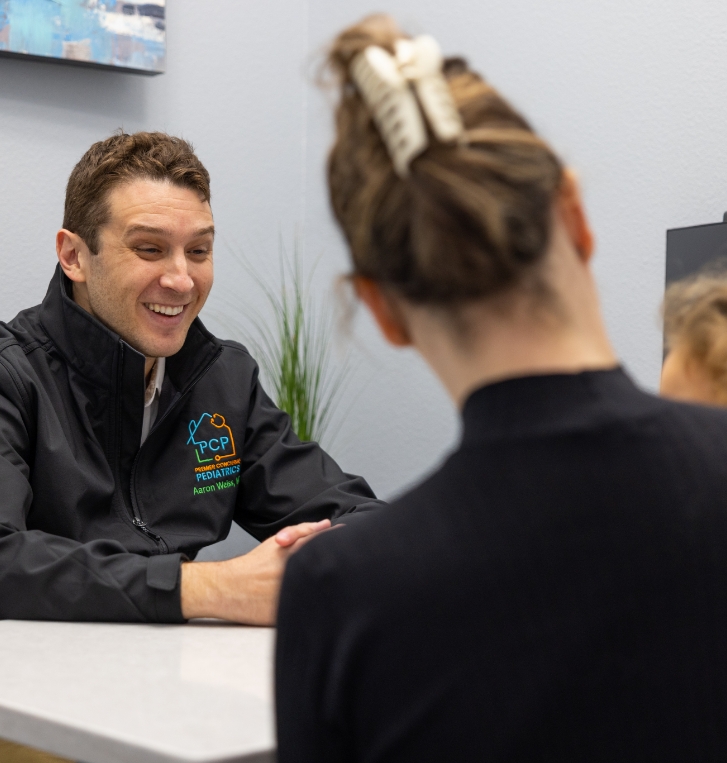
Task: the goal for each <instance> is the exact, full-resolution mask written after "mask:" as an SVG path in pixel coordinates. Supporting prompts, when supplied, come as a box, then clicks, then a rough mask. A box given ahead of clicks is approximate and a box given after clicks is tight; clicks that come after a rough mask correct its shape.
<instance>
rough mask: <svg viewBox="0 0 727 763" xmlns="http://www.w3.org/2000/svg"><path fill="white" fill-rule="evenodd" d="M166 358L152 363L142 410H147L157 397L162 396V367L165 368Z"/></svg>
mask: <svg viewBox="0 0 727 763" xmlns="http://www.w3.org/2000/svg"><path fill="white" fill-rule="evenodd" d="M166 361H167V359H166V358H157V359H156V360H155V361H154V365H153V366H152V369H151V379H149V384H147V385H146V390H145V392H144V408H148V407H149V406H150V405H151V404H152V403H153V402H154V398H156V396H157V395H161V394H162V384H164V367H165V366H166Z"/></svg>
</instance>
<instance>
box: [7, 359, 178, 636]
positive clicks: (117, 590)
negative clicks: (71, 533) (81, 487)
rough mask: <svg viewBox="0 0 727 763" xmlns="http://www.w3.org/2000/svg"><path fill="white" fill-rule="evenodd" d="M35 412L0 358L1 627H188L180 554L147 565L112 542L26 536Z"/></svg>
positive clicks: (37, 533) (31, 533)
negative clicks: (69, 623) (82, 623)
mask: <svg viewBox="0 0 727 763" xmlns="http://www.w3.org/2000/svg"><path fill="white" fill-rule="evenodd" d="M32 410H33V407H32V403H31V401H30V399H29V395H28V393H27V392H26V391H25V388H24V387H23V385H22V383H21V381H20V379H19V378H17V374H16V373H15V372H14V370H13V369H12V367H11V366H9V365H6V364H5V363H4V361H3V360H2V358H0V485H1V486H2V492H1V493H0V619H16V620H96V621H106V622H109V621H118V622H148V621H152V622H183V621H184V620H183V618H182V612H181V603H180V598H179V596H180V595H179V584H178V578H179V567H180V561H181V555H180V554H170V555H169V556H156V557H151V558H146V557H143V556H140V555H138V554H131V553H128V552H127V551H126V550H125V549H124V547H123V546H122V545H121V544H120V543H118V542H115V541H109V540H96V541H93V542H90V543H79V542H77V541H74V540H70V539H69V538H63V537H60V536H57V535H52V534H50V533H46V532H41V531H39V530H32V529H30V530H29V529H28V517H29V514H30V512H31V507H32V501H33V490H32V485H31V477H30V475H31V465H32V454H33V441H34V438H35V436H36V428H37V421H35V418H34V416H33V415H32V414H31V413H30V412H31V411H32ZM58 489H59V490H62V489H63V486H62V484H59V485H58Z"/></svg>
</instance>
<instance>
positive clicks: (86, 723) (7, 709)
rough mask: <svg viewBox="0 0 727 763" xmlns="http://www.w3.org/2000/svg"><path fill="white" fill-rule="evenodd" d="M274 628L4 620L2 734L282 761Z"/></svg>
mask: <svg viewBox="0 0 727 763" xmlns="http://www.w3.org/2000/svg"><path fill="white" fill-rule="evenodd" d="M274 633H275V632H274V630H273V629H272V628H245V627H241V626H235V625H230V624H226V623H218V622H205V621H199V622H196V623H194V622H193V623H190V624H189V625H117V624H105V623H52V622H20V621H15V620H4V621H0V737H2V738H5V739H8V740H10V741H13V742H19V743H20V744H26V745H31V746H33V747H38V748H40V749H43V750H47V751H48V752H52V753H55V754H56V755H61V756H64V757H67V758H71V759H73V760H82V761H85V763H162V761H163V762H164V763H172V762H173V761H174V762H179V763H181V762H186V761H194V762H195V763H213V761H219V762H221V761H225V763H232V762H233V761H255V762H256V763H257V762H258V761H273V760H274V759H275V756H274V752H273V750H274V745H275V729H274V708H273V671H272V665H273V648H274Z"/></svg>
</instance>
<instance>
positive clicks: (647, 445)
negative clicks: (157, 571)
mask: <svg viewBox="0 0 727 763" xmlns="http://www.w3.org/2000/svg"><path fill="white" fill-rule="evenodd" d="M463 418H464V433H463V437H462V442H461V444H460V446H459V448H458V449H457V451H456V452H455V453H454V454H453V455H452V456H450V457H449V458H448V459H447V461H446V462H445V463H444V464H443V466H442V467H441V468H440V469H439V471H437V472H436V473H435V474H434V475H433V476H432V477H430V478H429V479H427V480H426V482H424V483H423V484H422V485H421V486H419V487H418V488H416V489H415V490H413V491H412V492H410V493H408V494H407V495H405V496H404V497H403V498H401V499H400V500H399V501H397V502H396V503H395V504H394V505H393V507H392V510H391V511H388V512H385V513H381V514H379V515H378V516H372V517H371V518H370V519H369V521H367V522H361V523H360V524H359V525H358V526H356V525H352V526H350V527H346V528H344V529H341V530H335V531H333V532H329V533H325V534H324V535H323V536H321V537H319V538H317V539H314V540H313V541H311V542H310V543H309V544H308V545H307V546H305V547H304V548H303V549H302V550H301V551H300V552H299V553H298V554H297V555H296V556H294V557H293V558H292V560H291V562H290V564H289V566H288V570H287V572H286V575H285V581H284V585H283V590H282V597H281V603H280V612H279V635H278V647H277V678H276V681H277V694H278V698H277V710H278V734H279V757H278V760H279V762H280V763H292V762H293V761H296V762H297V761H310V762H311V763H313V761H315V763H326V762H327V761H366V763H383V762H384V761H386V762H387V763H388V762H389V761H411V763H414V762H416V763H422V762H423V761H437V763H445V762H447V761H478V762H479V761H559V762H560V761H584V762H585V761H588V763H593V762H594V761H604V762H605V761H608V762H609V763H614V762H615V761H634V763H636V762H637V761H638V762H639V763H641V762H642V761H685V762H686V761H690V762H691V761H723V760H727V701H726V694H727V412H724V411H720V410H715V409H710V408H706V407H698V406H690V405H681V404H677V403H672V402H667V401H664V400H661V399H658V398H655V397H653V396H651V395H648V394H645V393H643V392H641V391H640V390H638V389H637V388H636V387H634V385H633V384H632V382H631V381H630V380H629V379H628V377H627V376H626V375H625V374H624V373H623V372H622V371H621V370H613V371H601V372H589V373H582V374H575V375H553V376H539V377H529V378H521V379H514V380H510V381H505V382H501V383H498V384H493V385H490V386H487V387H485V388H483V389H480V390H479V391H477V392H475V393H474V394H473V395H472V396H471V397H470V399H469V400H468V402H467V404H466V406H465V409H464V414H463Z"/></svg>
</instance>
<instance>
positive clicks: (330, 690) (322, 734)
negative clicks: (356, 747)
mask: <svg viewBox="0 0 727 763" xmlns="http://www.w3.org/2000/svg"><path fill="white" fill-rule="evenodd" d="M321 540H322V538H321V539H316V540H314V541H311V542H310V543H309V544H308V545H307V546H306V547H305V548H303V549H301V550H300V551H299V552H298V553H297V554H295V555H294V556H292V557H291V559H290V561H289V562H288V566H287V568H286V571H285V577H284V579H283V586H282V589H281V596H280V604H279V608H278V622H277V626H278V634H277V641H276V662H275V701H276V714H277V729H278V751H277V760H278V763H333V762H334V761H337V762H342V761H346V760H352V759H353V755H352V749H351V745H350V743H349V742H348V740H349V737H350V734H349V733H348V732H347V730H346V723H345V721H344V713H345V709H346V708H345V707H344V706H345V705H347V704H348V703H347V701H346V699H345V698H344V697H343V696H342V692H341V687H340V686H339V679H340V674H341V673H342V672H345V671H344V670H343V665H342V664H339V662H340V661H341V657H340V655H339V653H338V652H339V650H338V649H337V648H336V647H337V640H338V639H340V638H341V634H340V633H338V634H337V629H336V627H335V620H336V615H335V611H334V610H335V606H336V603H337V601H338V597H337V592H336V590H335V588H336V586H335V569H326V568H327V567H330V564H327V563H326V561H324V560H323V559H322V557H321V556H320V555H319V554H318V553H317V551H318V550H319V549H320V547H321V545H324V544H321V543H320V541H321ZM316 547H318V548H316ZM336 634H337V635H338V639H337V638H336Z"/></svg>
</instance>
